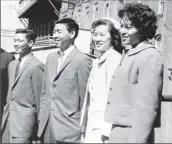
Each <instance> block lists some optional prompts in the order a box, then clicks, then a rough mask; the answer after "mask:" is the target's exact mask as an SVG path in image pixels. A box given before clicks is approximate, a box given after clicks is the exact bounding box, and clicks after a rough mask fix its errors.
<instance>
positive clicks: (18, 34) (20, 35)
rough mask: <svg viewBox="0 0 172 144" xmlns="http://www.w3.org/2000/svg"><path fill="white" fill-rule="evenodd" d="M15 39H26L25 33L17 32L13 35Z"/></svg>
mask: <svg viewBox="0 0 172 144" xmlns="http://www.w3.org/2000/svg"><path fill="white" fill-rule="evenodd" d="M14 38H15V39H26V34H23V33H17V34H15V36H14Z"/></svg>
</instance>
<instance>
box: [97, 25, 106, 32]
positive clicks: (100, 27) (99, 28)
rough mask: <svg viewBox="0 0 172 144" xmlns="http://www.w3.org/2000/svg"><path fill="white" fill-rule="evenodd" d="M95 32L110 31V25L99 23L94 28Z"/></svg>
mask: <svg viewBox="0 0 172 144" xmlns="http://www.w3.org/2000/svg"><path fill="white" fill-rule="evenodd" d="M94 32H109V26H108V25H104V24H102V25H98V26H96V27H95V28H94Z"/></svg>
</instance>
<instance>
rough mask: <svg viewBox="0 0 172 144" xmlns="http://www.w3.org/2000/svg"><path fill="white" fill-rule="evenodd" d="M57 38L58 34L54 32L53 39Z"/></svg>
mask: <svg viewBox="0 0 172 144" xmlns="http://www.w3.org/2000/svg"><path fill="white" fill-rule="evenodd" d="M58 38H59V34H58V32H54V33H53V39H55V40H56V39H58Z"/></svg>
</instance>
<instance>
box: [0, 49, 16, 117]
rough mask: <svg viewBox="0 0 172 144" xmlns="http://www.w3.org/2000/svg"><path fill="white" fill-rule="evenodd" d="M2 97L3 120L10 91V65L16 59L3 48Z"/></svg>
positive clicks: (0, 69)
mask: <svg viewBox="0 0 172 144" xmlns="http://www.w3.org/2000/svg"><path fill="white" fill-rule="evenodd" d="M0 53H1V55H0V62H1V65H0V74H1V77H0V95H1V118H2V112H3V107H4V105H5V100H6V96H7V90H8V64H9V63H10V62H11V61H13V60H14V59H15V57H14V55H12V54H10V53H7V52H6V51H4V50H3V49H2V48H1V49H0Z"/></svg>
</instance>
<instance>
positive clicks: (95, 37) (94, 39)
mask: <svg viewBox="0 0 172 144" xmlns="http://www.w3.org/2000/svg"><path fill="white" fill-rule="evenodd" d="M93 41H94V42H100V41H101V37H100V36H99V35H97V36H93Z"/></svg>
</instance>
